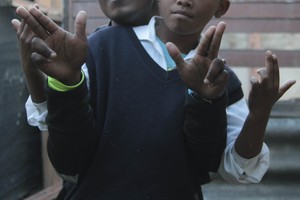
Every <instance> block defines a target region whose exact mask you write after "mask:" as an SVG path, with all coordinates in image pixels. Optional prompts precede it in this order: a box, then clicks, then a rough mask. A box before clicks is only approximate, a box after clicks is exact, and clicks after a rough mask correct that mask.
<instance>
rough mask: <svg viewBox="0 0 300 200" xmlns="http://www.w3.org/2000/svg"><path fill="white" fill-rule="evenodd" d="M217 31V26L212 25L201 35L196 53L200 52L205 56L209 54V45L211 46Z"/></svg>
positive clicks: (199, 53)
mask: <svg viewBox="0 0 300 200" xmlns="http://www.w3.org/2000/svg"><path fill="white" fill-rule="evenodd" d="M215 31H216V27H215V26H211V27H209V28H208V29H207V31H206V32H205V33H204V34H203V36H202V37H201V41H200V43H199V45H198V46H197V48H196V54H198V55H200V56H204V57H206V56H207V55H208V53H207V52H208V50H209V46H210V43H211V40H212V38H213V36H214V33H215Z"/></svg>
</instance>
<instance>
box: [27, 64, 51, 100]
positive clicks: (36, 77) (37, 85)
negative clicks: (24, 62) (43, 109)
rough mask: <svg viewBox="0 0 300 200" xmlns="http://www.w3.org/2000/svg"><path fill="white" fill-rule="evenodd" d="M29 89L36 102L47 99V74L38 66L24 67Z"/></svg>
mask: <svg viewBox="0 0 300 200" xmlns="http://www.w3.org/2000/svg"><path fill="white" fill-rule="evenodd" d="M23 71H24V75H25V79H26V84H27V89H28V91H29V93H30V95H31V99H32V101H33V102H34V103H42V102H44V101H46V92H45V87H44V85H45V80H46V76H45V75H44V74H43V73H42V72H41V71H40V70H38V69H37V68H36V67H27V68H26V67H25V68H23Z"/></svg>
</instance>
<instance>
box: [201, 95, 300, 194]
mask: <svg viewBox="0 0 300 200" xmlns="http://www.w3.org/2000/svg"><path fill="white" fill-rule="evenodd" d="M265 142H266V143H267V145H268V146H269V149H270V156H271V157H270V159H271V160H270V168H269V170H268V171H267V173H266V174H265V176H264V178H263V180H262V181H261V183H259V184H230V183H227V182H226V181H224V180H223V179H221V178H220V177H219V178H217V179H215V180H214V181H212V182H211V183H209V184H206V185H204V186H203V187H202V189H203V194H204V199H205V200H300V100H299V99H297V100H291V101H281V102H278V103H277V104H275V106H274V107H273V110H272V113H271V117H270V120H269V123H268V126H267V130H266V137H265Z"/></svg>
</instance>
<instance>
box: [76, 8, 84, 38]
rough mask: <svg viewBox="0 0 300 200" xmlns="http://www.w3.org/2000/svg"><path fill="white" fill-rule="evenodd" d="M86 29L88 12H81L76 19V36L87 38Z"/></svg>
mask: <svg viewBox="0 0 300 200" xmlns="http://www.w3.org/2000/svg"><path fill="white" fill-rule="evenodd" d="M85 29H86V12H85V11H79V13H78V14H77V16H76V19H75V34H76V35H78V36H79V37H82V38H83V37H84V38H85V37H86V34H85Z"/></svg>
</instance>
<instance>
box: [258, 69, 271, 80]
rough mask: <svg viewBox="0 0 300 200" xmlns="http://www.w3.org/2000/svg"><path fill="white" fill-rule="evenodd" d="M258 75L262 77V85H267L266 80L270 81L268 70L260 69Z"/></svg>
mask: <svg viewBox="0 0 300 200" xmlns="http://www.w3.org/2000/svg"><path fill="white" fill-rule="evenodd" d="M256 73H257V74H259V76H260V80H261V81H259V82H260V83H265V81H266V80H268V76H269V74H268V72H267V69H266V68H259V69H258V70H257V71H256Z"/></svg>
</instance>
